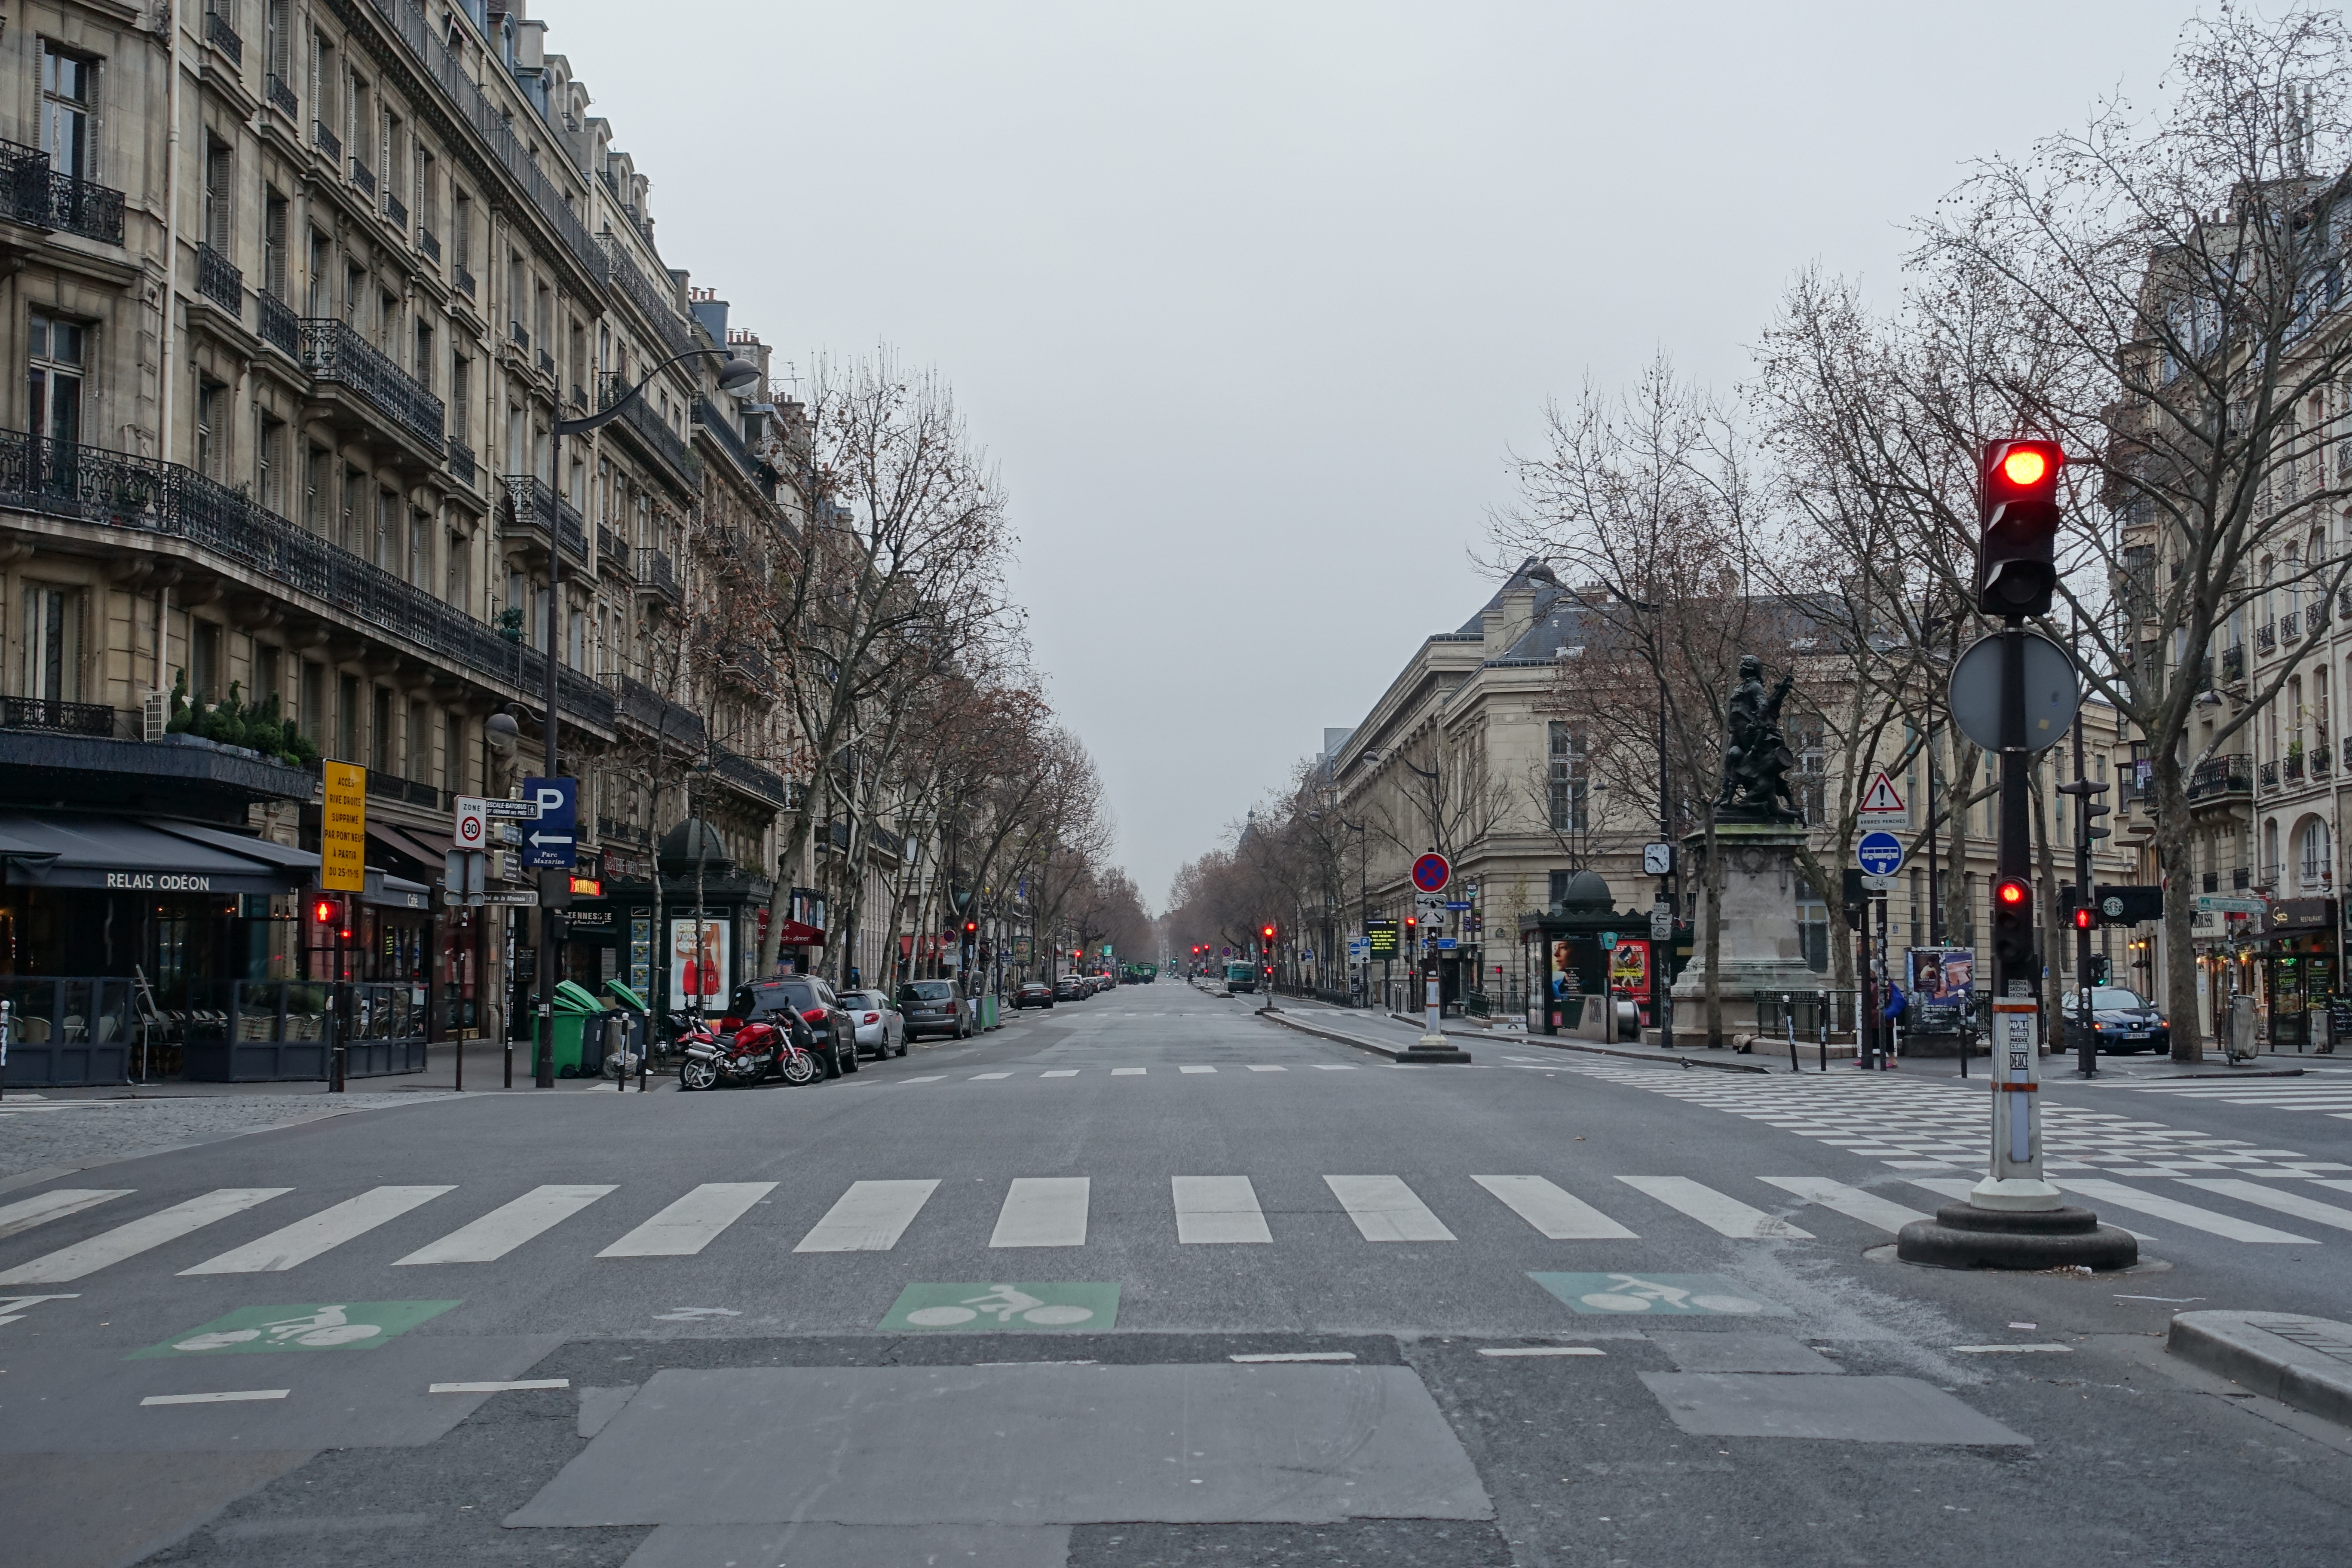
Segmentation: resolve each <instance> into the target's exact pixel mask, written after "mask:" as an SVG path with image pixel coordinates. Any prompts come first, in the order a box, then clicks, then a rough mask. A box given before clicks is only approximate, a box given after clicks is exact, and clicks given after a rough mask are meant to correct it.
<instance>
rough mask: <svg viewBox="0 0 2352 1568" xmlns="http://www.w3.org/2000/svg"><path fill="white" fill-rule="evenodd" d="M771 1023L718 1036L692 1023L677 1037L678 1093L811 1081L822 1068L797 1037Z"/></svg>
mask: <svg viewBox="0 0 2352 1568" xmlns="http://www.w3.org/2000/svg"><path fill="white" fill-rule="evenodd" d="M798 1033H799V1031H795V1032H794V1033H793V1034H790V1035H788V1034H786V1033H784V1032H783V1031H782V1030H781V1029H779V1028H777V1027H776V1026H773V1025H772V1024H745V1025H743V1026H741V1027H740V1028H739V1029H736V1030H735V1031H734V1032H733V1033H732V1034H727V1035H722V1034H719V1032H718V1031H717V1030H715V1029H713V1028H712V1027H711V1026H709V1024H697V1025H695V1026H692V1027H690V1028H688V1029H687V1030H686V1031H685V1032H684V1033H683V1034H681V1035H680V1036H679V1037H678V1044H679V1046H680V1047H681V1048H682V1049H683V1050H684V1051H685V1053H686V1059H685V1060H684V1061H683V1062H680V1063H679V1064H678V1068H677V1086H678V1088H680V1089H715V1088H717V1087H718V1086H719V1083H720V1082H721V1081H722V1080H723V1081H725V1082H728V1083H736V1084H741V1083H758V1082H760V1081H761V1080H762V1079H769V1078H781V1079H783V1080H784V1081H785V1082H786V1083H789V1084H793V1085H794V1086H798V1085H801V1084H805V1083H813V1082H814V1081H815V1080H816V1079H817V1076H818V1075H819V1074H820V1073H821V1072H822V1071H823V1070H824V1069H823V1068H821V1067H819V1066H818V1064H817V1059H816V1057H815V1055H814V1053H813V1052H811V1051H810V1050H809V1049H808V1048H807V1047H806V1046H804V1045H803V1044H802V1042H801V1041H800V1039H799V1038H798V1037H797V1035H798Z"/></svg>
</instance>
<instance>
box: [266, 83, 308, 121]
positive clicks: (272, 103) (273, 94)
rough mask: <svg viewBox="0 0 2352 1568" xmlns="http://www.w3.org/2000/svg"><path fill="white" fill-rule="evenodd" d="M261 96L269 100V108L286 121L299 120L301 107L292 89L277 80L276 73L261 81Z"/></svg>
mask: <svg viewBox="0 0 2352 1568" xmlns="http://www.w3.org/2000/svg"><path fill="white" fill-rule="evenodd" d="M261 96H262V97H264V98H266V99H268V100H269V107H270V108H272V109H275V110H278V112H279V113H281V114H283V115H285V116H286V118H287V119H289V120H299V119H300V118H301V115H302V105H301V102H300V100H298V99H296V98H295V96H294V89H292V88H290V87H288V86H287V85H286V84H285V83H284V82H283V81H280V80H279V79H278V73H277V72H276V71H271V72H270V73H269V74H268V75H267V76H265V77H263V78H262V79H261Z"/></svg>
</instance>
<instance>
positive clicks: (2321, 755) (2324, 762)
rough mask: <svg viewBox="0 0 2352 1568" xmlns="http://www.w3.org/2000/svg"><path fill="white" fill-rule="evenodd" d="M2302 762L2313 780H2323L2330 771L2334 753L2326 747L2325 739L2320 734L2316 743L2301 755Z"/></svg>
mask: <svg viewBox="0 0 2352 1568" xmlns="http://www.w3.org/2000/svg"><path fill="white" fill-rule="evenodd" d="M2303 760H2304V761H2305V763H2307V764H2309V766H2310V768H2311V776H2312V777H2313V778H2315V779H2324V778H2326V776H2327V775H2328V773H2329V772H2330V771H2331V766H2332V764H2333V763H2334V762H2335V760H2336V752H2335V751H2334V749H2333V748H2331V747H2330V746H2329V745H2328V743H2327V737H2326V735H2325V734H2322V735H2321V736H2320V737H2319V740H2318V742H2317V743H2316V744H2315V745H2314V746H2313V747H2312V748H2311V750H2309V751H2307V752H2305V753H2304V754H2303Z"/></svg>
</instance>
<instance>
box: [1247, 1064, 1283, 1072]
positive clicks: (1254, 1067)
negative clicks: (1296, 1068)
mask: <svg viewBox="0 0 2352 1568" xmlns="http://www.w3.org/2000/svg"><path fill="white" fill-rule="evenodd" d="M1289 1070H1290V1069H1289V1068H1268V1067H1259V1066H1258V1065H1257V1064H1256V1063H1255V1062H1253V1063H1251V1064H1250V1071H1252V1072H1288V1071H1289Z"/></svg>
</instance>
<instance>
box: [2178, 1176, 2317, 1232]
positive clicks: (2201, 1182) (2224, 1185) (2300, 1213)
mask: <svg viewBox="0 0 2352 1568" xmlns="http://www.w3.org/2000/svg"><path fill="white" fill-rule="evenodd" d="M2181 1182H2182V1184H2184V1185H2186V1186H2191V1187H2198V1188H2201V1189H2202V1190H2204V1191H2206V1192H2209V1193H2219V1194H2221V1195H2222V1196H2223V1197H2225V1198H2236V1199H2237V1200H2238V1201H2239V1202H2240V1203H2248V1204H2259V1205H2262V1206H2263V1208H2268V1209H2276V1210H2278V1212H2279V1213H2281V1214H2291V1215H2294V1217H2295V1218H2297V1219H2307V1220H2309V1221H2311V1223H2312V1224H2314V1225H2332V1226H2335V1227H2336V1229H2338V1230H2352V1209H2341V1208H2337V1207H2336V1205H2334V1204H2323V1203H2321V1202H2320V1201H2319V1200H2317V1199H2316V1198H2306V1197H2305V1196H2304V1195H2303V1194H2300V1193H2283V1192H2280V1191H2279V1190H2278V1189H2277V1188H2275V1187H2266V1186H2263V1184H2261V1183H2260V1182H2240V1181H2229V1180H2216V1179H2214V1178H2212V1177H2207V1176H2183V1177H2182V1178H2181Z"/></svg>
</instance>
